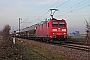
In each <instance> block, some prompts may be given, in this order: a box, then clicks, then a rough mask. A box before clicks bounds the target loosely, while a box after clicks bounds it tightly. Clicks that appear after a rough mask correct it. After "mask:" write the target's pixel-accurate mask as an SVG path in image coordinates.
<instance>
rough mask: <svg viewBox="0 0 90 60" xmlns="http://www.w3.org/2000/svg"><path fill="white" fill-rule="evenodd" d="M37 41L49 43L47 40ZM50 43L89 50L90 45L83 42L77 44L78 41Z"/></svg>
mask: <svg viewBox="0 0 90 60" xmlns="http://www.w3.org/2000/svg"><path fill="white" fill-rule="evenodd" d="M38 42H41V43H46V44H49V43H47V42H42V41H38ZM50 44H53V45H57V46H63V47H67V48H72V49H77V50H82V51H86V52H90V46H88V45H85V44H79V43H73V42H68V43H67V42H63V43H62V44H59V43H50Z"/></svg>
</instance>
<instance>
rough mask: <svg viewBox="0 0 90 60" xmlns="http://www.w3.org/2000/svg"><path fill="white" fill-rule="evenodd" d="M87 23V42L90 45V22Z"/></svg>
mask: <svg viewBox="0 0 90 60" xmlns="http://www.w3.org/2000/svg"><path fill="white" fill-rule="evenodd" d="M85 22H86V32H87V35H86V39H87V42H88V43H90V22H89V21H87V20H86V21H85Z"/></svg>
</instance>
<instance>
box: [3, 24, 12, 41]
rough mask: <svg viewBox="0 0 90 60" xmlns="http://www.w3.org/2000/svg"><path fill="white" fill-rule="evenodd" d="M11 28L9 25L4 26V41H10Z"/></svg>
mask: <svg viewBox="0 0 90 60" xmlns="http://www.w3.org/2000/svg"><path fill="white" fill-rule="evenodd" d="M10 29H11V27H10V26H9V25H8V24H7V25H5V26H4V28H3V30H2V37H3V40H8V39H9V36H10V33H9V31H10Z"/></svg>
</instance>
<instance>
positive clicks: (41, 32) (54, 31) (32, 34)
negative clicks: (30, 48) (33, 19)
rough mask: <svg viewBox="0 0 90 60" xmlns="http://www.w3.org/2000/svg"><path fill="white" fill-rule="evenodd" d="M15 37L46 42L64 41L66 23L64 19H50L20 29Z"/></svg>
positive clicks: (65, 37)
mask: <svg viewBox="0 0 90 60" xmlns="http://www.w3.org/2000/svg"><path fill="white" fill-rule="evenodd" d="M16 36H17V37H21V38H28V39H35V40H42V41H47V42H51V41H66V40H67V23H66V20H64V19H61V20H58V19H55V18H53V17H52V19H49V20H46V21H42V22H40V23H38V24H34V25H32V26H30V27H26V28H24V29H21V30H20V32H18V33H17V34H16Z"/></svg>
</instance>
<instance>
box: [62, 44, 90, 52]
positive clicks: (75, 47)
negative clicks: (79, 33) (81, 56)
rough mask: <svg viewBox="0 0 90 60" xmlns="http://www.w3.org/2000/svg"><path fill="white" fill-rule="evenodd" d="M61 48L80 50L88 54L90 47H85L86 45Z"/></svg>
mask: <svg viewBox="0 0 90 60" xmlns="http://www.w3.org/2000/svg"><path fill="white" fill-rule="evenodd" d="M62 46H63V47H67V48H73V49H77V50H82V51H86V52H90V46H86V45H79V44H62Z"/></svg>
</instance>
